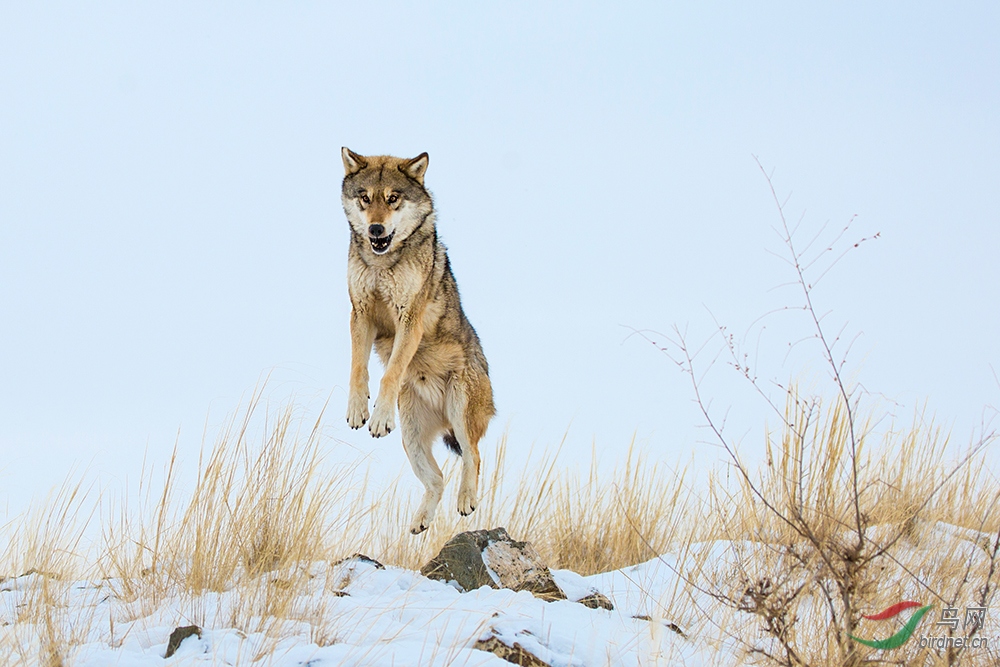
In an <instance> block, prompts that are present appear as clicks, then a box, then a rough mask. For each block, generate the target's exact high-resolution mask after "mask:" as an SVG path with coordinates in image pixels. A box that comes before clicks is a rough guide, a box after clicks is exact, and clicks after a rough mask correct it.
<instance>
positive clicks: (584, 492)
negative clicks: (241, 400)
mask: <svg viewBox="0 0 1000 667" xmlns="http://www.w3.org/2000/svg"><path fill="white" fill-rule="evenodd" d="M787 421H788V422H789V423H790V424H797V425H799V426H798V427H797V428H788V427H785V428H783V429H782V430H781V431H780V432H779V433H776V434H775V435H774V437H773V438H769V441H768V448H767V455H766V460H765V461H764V463H763V464H762V465H761V467H760V469H759V470H757V471H756V472H755V473H753V476H752V477H750V478H749V479H748V480H743V479H742V478H740V477H739V476H738V475H731V474H727V471H726V470H722V469H720V470H719V471H718V474H716V475H715V476H713V477H712V479H711V482H710V484H709V485H708V487H707V488H703V489H702V490H701V491H700V492H696V490H693V489H692V488H690V487H689V485H688V484H687V482H686V479H685V471H684V470H680V471H677V470H672V469H668V468H665V467H663V466H662V465H658V464H654V463H651V462H650V461H649V460H648V458H647V457H646V456H644V455H643V454H641V453H639V452H637V451H636V450H635V449H634V448H630V449H629V454H628V456H627V457H626V459H625V460H624V461H623V462H622V463H621V465H620V466H619V467H618V468H617V469H613V470H607V469H602V468H601V467H600V466H599V465H598V464H597V461H596V457H595V458H594V460H592V461H591V463H590V466H589V468H587V469H585V470H584V471H582V472H578V471H575V470H572V469H568V468H566V467H565V466H564V465H563V464H562V463H561V462H560V461H559V458H558V452H556V453H555V454H552V455H550V456H548V457H542V458H540V459H537V458H536V459H535V460H533V462H531V463H529V464H527V466H526V467H525V469H523V470H519V471H516V472H511V471H510V470H507V469H505V467H504V465H503V457H504V451H505V448H506V440H505V438H503V437H501V438H500V441H499V443H498V445H497V447H496V448H495V449H494V450H493V451H494V456H493V457H492V458H488V459H487V460H486V461H485V463H484V479H483V488H484V491H485V496H484V497H483V498H482V499H481V503H480V507H479V509H478V510H477V512H476V513H475V514H474V515H473V516H472V517H470V518H467V519H463V518H461V517H459V516H458V514H457V513H456V512H454V511H453V505H454V504H455V499H454V498H453V497H451V496H450V495H446V497H445V500H444V501H443V503H442V506H441V508H440V510H439V516H438V519H437V520H436V522H435V524H434V525H433V526H432V528H431V529H430V530H429V531H428V533H426V534H425V535H423V536H421V537H412V536H410V535H409V533H408V532H407V526H408V521H409V515H410V512H411V511H412V509H413V504H414V503H415V502H417V501H418V500H419V499H418V498H417V497H416V495H417V494H416V493H414V494H412V495H413V497H409V495H410V494H407V493H403V492H400V491H397V490H396V489H397V488H398V486H399V485H397V484H390V485H389V486H388V487H386V488H387V489H388V490H379V489H376V488H373V486H372V485H370V484H369V483H368V479H367V473H366V471H365V470H363V469H359V468H357V467H353V468H352V467H341V468H337V469H331V468H330V467H328V466H326V465H325V464H324V462H323V457H322V454H323V451H324V448H325V447H326V446H327V445H326V444H325V442H324V438H323V437H321V434H322V429H321V420H320V419H316V420H313V421H311V422H304V421H303V420H301V419H299V418H297V417H296V416H295V414H294V412H293V411H292V410H291V409H290V408H288V409H283V410H280V411H277V412H272V413H268V412H267V410H265V409H264V408H262V407H261V406H260V405H259V395H258V396H256V397H254V399H252V400H251V402H250V404H249V406H248V408H247V409H246V410H245V411H244V412H243V413H242V414H241V415H240V416H239V417H237V418H234V419H233V420H232V422H231V423H230V424H229V425H228V427H226V428H224V429H223V431H222V433H221V434H220V435H219V437H218V439H217V440H216V441H215V443H214V445H213V446H212V447H211V448H209V449H208V450H207V451H206V452H205V453H204V455H203V458H202V460H201V462H200V464H199V470H198V475H197V479H196V481H195V482H194V484H193V488H192V490H191V491H190V493H185V494H182V493H180V492H179V489H180V488H181V487H180V485H179V483H178V481H177V479H176V473H175V470H176V468H177V466H176V462H175V459H176V452H175V453H174V455H173V456H172V458H171V459H170V460H169V461H168V462H167V464H166V473H165V476H164V481H163V482H162V483H161V484H159V485H157V486H154V485H152V483H151V482H150V480H151V478H152V476H151V475H149V474H147V475H145V476H144V480H143V484H142V486H141V488H140V493H139V497H140V498H141V499H142V501H141V502H140V504H139V505H138V506H135V507H130V506H128V505H127V503H125V501H124V500H118V501H115V502H111V501H110V500H109V499H108V498H106V497H105V498H102V499H100V502H101V503H103V504H102V505H101V506H100V507H101V511H100V512H99V513H95V508H96V507H98V499H96V498H93V497H88V495H87V494H86V493H85V492H84V491H85V490H84V488H83V487H82V486H81V485H79V484H77V485H70V486H67V487H66V488H65V489H64V490H63V491H62V492H61V493H59V494H57V495H56V496H55V497H54V498H53V499H51V500H50V501H49V503H48V504H46V505H44V506H43V507H42V508H41V509H40V510H38V511H36V512H34V513H33V514H32V515H31V516H30V518H29V519H28V520H26V521H25V522H23V523H22V524H21V525H20V526H19V529H18V530H16V531H15V534H14V537H13V539H12V541H11V542H10V543H9V546H8V548H7V549H6V551H5V553H4V554H3V560H0V567H2V570H0V574H3V575H6V577H7V579H5V585H8V586H9V585H12V582H24V581H25V579H23V578H20V577H19V578H16V579H15V578H12V576H13V575H25V574H30V577H31V578H34V579H36V580H38V581H39V582H40V584H41V585H39V586H35V587H34V588H32V589H31V590H32V591H33V592H32V593H31V594H30V595H28V596H27V597H26V598H25V599H24V600H23V601H22V605H21V607H20V608H19V609H18V610H16V615H15V617H16V621H17V622H16V623H15V624H14V626H13V628H12V629H4V630H2V631H0V646H3V645H4V644H7V645H9V646H11V647H13V651H12V654H13V655H14V656H15V660H20V661H21V662H23V663H24V664H43V665H62V664H72V654H73V650H72V647H73V646H74V645H76V644H79V643H80V642H82V641H84V638H85V637H86V636H88V633H90V635H91V636H93V632H94V631H95V628H96V629H97V630H99V632H98V634H99V635H100V636H102V637H104V638H105V639H104V640H105V641H107V642H108V643H109V644H111V645H120V644H121V642H122V641H124V640H125V639H126V637H124V636H122V632H121V630H120V628H121V627H122V626H123V625H124V624H127V623H128V622H129V621H130V620H133V619H136V618H142V617H145V616H148V615H150V614H154V613H155V612H156V611H157V610H158V609H160V608H161V607H162V606H163V605H164V603H169V604H168V605H167V606H168V607H170V608H171V609H174V610H175V612H174V613H175V617H173V618H171V619H165V620H164V623H168V622H176V623H178V624H186V623H197V624H199V625H209V626H211V625H216V626H219V625H224V626H225V627H232V628H236V629H238V630H240V631H242V632H245V633H252V632H263V633H266V634H267V635H268V636H270V637H273V638H274V641H275V642H277V641H278V640H279V639H280V638H282V637H287V636H289V635H296V634H298V635H301V636H303V637H306V638H308V639H310V640H311V641H315V642H319V643H330V642H334V641H336V636H337V632H338V629H337V626H336V619H334V618H331V617H330V614H329V613H328V612H327V608H326V607H327V603H326V601H325V599H326V598H324V597H323V596H312V597H309V598H308V599H307V600H305V601H304V600H303V593H304V591H305V590H306V588H307V585H308V583H309V581H310V580H311V579H312V578H313V576H314V574H313V573H312V571H311V567H312V565H313V564H315V563H330V562H334V561H336V560H338V559H340V558H343V557H345V556H349V555H351V554H353V553H355V552H362V553H365V554H367V555H369V556H372V557H374V558H376V559H378V560H380V561H382V562H384V563H386V564H390V565H398V566H402V567H406V568H410V569H417V568H419V567H420V566H421V565H422V564H423V563H425V562H426V561H427V560H428V559H429V558H430V557H431V556H433V555H434V554H435V553H436V552H437V550H438V549H439V548H440V546H441V545H442V544H443V543H444V542H445V541H446V540H447V539H449V538H450V537H451V536H452V535H454V534H455V533H456V532H458V531H460V530H468V529H472V528H477V527H495V526H498V525H502V526H505V527H507V528H508V530H509V531H510V532H511V534H512V535H514V536H515V537H517V538H520V539H529V540H531V541H532V542H533V543H534V544H535V546H536V547H537V549H538V550H539V552H540V553H541V554H542V555H543V556H544V557H546V558H547V559H548V561H549V562H550V564H551V565H552V566H553V567H557V568H567V569H573V570H575V571H577V572H580V573H582V574H590V573H595V572H601V571H608V570H613V569H619V568H622V567H625V566H628V565H632V564H635V563H639V562H643V561H646V560H649V559H650V558H653V557H655V556H656V555H657V554H662V553H674V554H678V555H679V556H678V561H677V562H678V571H679V572H680V573H681V574H682V575H683V576H682V578H681V580H680V581H681V585H680V587H679V588H678V590H676V591H674V592H673V595H672V597H671V599H669V600H664V601H662V602H663V609H662V612H663V616H664V617H665V618H669V619H673V620H674V621H676V622H677V623H679V624H680V625H681V626H682V627H685V628H689V629H690V628H700V630H699V631H700V632H701V634H702V638H701V640H702V641H705V642H709V643H710V644H711V643H713V642H714V643H716V644H717V645H719V646H729V647H733V646H736V647H738V648H739V649H740V650H742V651H743V656H744V659H747V660H757V661H760V662H765V663H767V662H773V663H776V664H803V665H805V664H810V665H821V664H849V661H847V660H846V658H845V656H848V655H849V652H848V649H847V648H845V646H843V645H842V644H840V643H838V642H839V641H840V640H839V639H838V637H837V634H836V632H834V631H832V630H831V629H830V625H831V615H832V616H836V615H838V614H843V613H845V610H844V606H843V603H842V602H841V601H839V598H838V597H837V595H838V593H837V588H836V586H835V585H834V583H835V582H836V581H838V577H841V578H843V577H844V576H845V574H844V571H842V570H843V568H844V567H846V565H845V564H846V563H849V562H850V561H851V559H854V560H855V561H856V562H857V563H860V564H861V565H860V566H859V567H857V568H855V569H854V570H852V571H851V572H850V576H851V577H852V578H851V582H852V583H851V585H852V586H853V587H854V588H853V590H852V593H851V594H852V596H853V597H852V599H851V602H850V606H851V609H853V610H854V611H853V612H850V613H855V614H856V613H869V612H871V611H872V610H877V609H881V608H884V607H885V606H887V605H888V604H890V603H891V602H893V601H896V600H898V599H902V598H914V599H920V600H927V601H929V602H934V603H939V604H944V603H949V604H951V605H952V606H961V605H964V604H966V603H967V602H971V601H973V600H974V599H980V598H981V599H982V600H983V601H984V602H985V603H986V604H987V605H988V604H990V603H992V602H993V601H994V600H995V588H996V580H997V578H998V575H997V574H996V573H995V569H996V568H997V566H998V564H1000V559H998V558H997V549H996V545H995V544H994V543H993V542H995V539H994V538H991V537H990V536H991V535H992V536H994V537H995V536H997V535H998V534H1000V513H997V512H996V511H995V510H994V509H993V508H994V507H995V505H996V502H997V501H998V500H1000V485H998V483H997V480H996V479H995V478H993V477H991V476H990V475H989V474H988V472H987V470H986V468H984V467H983V466H981V465H979V462H981V454H980V458H975V457H974V458H973V459H972V460H969V461H967V462H966V463H965V465H962V466H959V467H958V468H957V472H956V468H955V467H954V465H953V464H949V463H946V462H945V461H944V456H945V453H946V451H948V450H947V449H946V447H945V445H946V442H945V440H944V439H943V438H942V437H941V436H940V434H937V433H935V432H924V431H921V430H919V429H907V430H903V431H895V430H890V431H889V432H888V433H887V434H884V435H883V436H880V438H876V436H875V435H873V434H871V433H869V432H867V431H865V430H864V429H862V432H864V433H865V435H864V437H862V438H861V439H860V441H859V443H858V446H859V452H860V458H859V461H860V466H859V483H860V498H859V501H860V511H861V516H862V517H863V521H864V530H865V540H866V541H865V546H864V548H863V550H862V551H861V552H857V553H855V552H852V551H851V550H852V549H853V548H854V545H855V542H856V539H855V531H856V525H855V504H854V499H853V496H852V493H851V488H852V485H851V470H850V466H847V465H846V461H847V460H848V457H846V456H845V452H844V447H845V442H846V437H845V428H846V426H845V423H844V415H843V413H842V412H840V411H838V410H837V409H836V408H834V409H832V410H828V411H823V410H822V409H820V406H818V405H817V404H815V403H807V402H803V401H801V400H798V399H797V398H796V397H794V396H792V397H791V400H790V402H789V407H788V415H787ZM446 473H447V474H449V476H450V477H451V478H452V479H451V483H450V484H449V489H452V487H454V477H455V475H456V474H457V473H458V465H457V460H456V461H452V462H451V463H450V464H449V465H447V466H446ZM726 480H729V481H726ZM182 495H183V496H184V497H183V498H181V497H180V496H182ZM88 498H89V499H88ZM769 507H770V508H771V509H769ZM95 517H99V519H96V518H95ZM95 523H98V524H99V528H100V535H101V539H100V540H99V541H98V542H97V543H96V544H94V545H92V546H91V548H90V549H89V550H88V548H87V546H86V540H85V539H84V535H86V534H87V528H86V527H87V525H88V524H90V525H93V524H95ZM945 525H946V526H947V528H942V526H945ZM801 526H808V527H809V530H810V531H812V532H813V535H814V537H815V540H814V541H810V540H808V539H803V536H802V530H801ZM719 540H722V541H725V543H726V544H728V545H729V546H728V547H727V548H726V549H725V552H724V553H720V552H719V546H718V545H719V544H720V542H718V541H719ZM991 540H993V542H991ZM817 545H818V546H817ZM977 545H978V546H977ZM991 549H992V552H991V551H990V550H991ZM838 568H841V569H840V570H838ZM80 580H89V581H95V582H99V583H96V584H94V591H93V595H95V596H97V595H100V596H106V597H107V598H108V599H110V600H111V601H112V602H111V604H112V605H113V607H112V611H111V612H108V615H107V616H102V617H101V618H99V619H98V618H96V617H95V618H76V617H73V611H72V610H71V609H69V607H68V602H67V601H68V600H69V596H70V594H71V592H72V591H71V590H70V583H71V582H73V581H77V582H78V581H80ZM327 586H328V589H329V590H331V591H332V590H333V589H334V588H335V587H336V582H329V583H328V585H327ZM231 590H238V591H239V592H240V594H239V595H238V596H230V597H229V598H227V599H229V600H230V602H228V603H227V604H220V603H218V602H217V601H216V600H217V598H213V597H212V593H214V592H222V591H231ZM720 610H721V611H720ZM0 613H10V610H2V609H0ZM116 627H117V628H118V629H117V630H116ZM762 628H763V630H762ZM863 629H864V630H867V629H868V628H867V627H866V626H863ZM762 633H763V634H762ZM871 633H877V629H872V630H871V632H870V634H871ZM762 637H763V639H762ZM91 641H93V639H91ZM792 655H794V656H795V657H794V658H790V657H789V656H792ZM850 655H856V656H857V660H858V661H857V662H855V663H851V664H864V663H865V662H866V661H867V660H868V659H870V658H874V656H872V655H871V654H869V653H864V652H862V653H859V654H850ZM906 656H907V657H906V661H907V663H908V664H911V663H912V664H935V663H934V661H933V659H932V656H931V655H930V654H929V653H927V652H926V651H925V652H924V653H919V652H916V651H911V652H910V653H908V654H906ZM257 657H260V656H257ZM981 657H982V658H983V659H986V654H985V653H983V654H981ZM994 657H995V656H993V655H991V656H990V659H993V658H994ZM852 659H854V658H852ZM978 659H979V657H977V656H974V655H971V654H967V655H964V656H955V657H954V659H952V661H951V662H950V663H948V662H947V661H946V662H945V663H942V664H958V662H963V661H964V662H966V663H967V664H978V663H977V662H976V660H978ZM912 661H916V662H912ZM983 664H986V663H983Z"/></svg>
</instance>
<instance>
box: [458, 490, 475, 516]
mask: <svg viewBox="0 0 1000 667" xmlns="http://www.w3.org/2000/svg"><path fill="white" fill-rule="evenodd" d="M475 511H476V492H475V491H470V490H468V489H461V490H459V492H458V513H459V514H461V515H462V516H469V515H470V514H472V513H473V512H475Z"/></svg>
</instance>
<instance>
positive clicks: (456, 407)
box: [446, 387, 492, 516]
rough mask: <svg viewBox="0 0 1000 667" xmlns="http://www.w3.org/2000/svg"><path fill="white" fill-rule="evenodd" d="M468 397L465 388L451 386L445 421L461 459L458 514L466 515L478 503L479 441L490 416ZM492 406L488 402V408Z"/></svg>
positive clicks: (471, 511) (475, 401) (473, 398)
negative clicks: (451, 431) (452, 434)
mask: <svg viewBox="0 0 1000 667" xmlns="http://www.w3.org/2000/svg"><path fill="white" fill-rule="evenodd" d="M475 399H476V394H475V392H473V393H472V395H471V396H470V395H469V393H468V392H466V391H465V387H455V388H454V389H453V391H451V392H450V393H449V396H448V399H447V405H446V409H447V414H448V421H449V422H450V424H451V427H452V430H453V431H454V433H455V440H457V441H458V444H459V447H460V449H461V456H462V481H461V483H460V485H459V487H458V513H459V514H461V515H462V516H468V515H469V514H472V513H473V512H474V511H475V510H476V506H477V505H478V503H479V464H480V458H479V440H480V439H481V438H482V437H483V434H484V433H485V431H486V425H487V424H488V423H489V419H490V417H491V416H492V414H491V413H489V414H487V412H488V411H485V410H484V407H485V406H483V405H480V402H481V401H477V400H475ZM490 407H492V403H491V405H490Z"/></svg>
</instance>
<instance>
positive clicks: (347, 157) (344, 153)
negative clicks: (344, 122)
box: [340, 146, 368, 176]
mask: <svg viewBox="0 0 1000 667" xmlns="http://www.w3.org/2000/svg"><path fill="white" fill-rule="evenodd" d="M340 157H342V158H344V173H345V174H347V175H348V176H350V175H351V174H356V173H358V172H359V171H361V170H362V169H364V168H365V167H367V166H368V162H367V160H365V159H364V157H362V156H360V155H358V154H357V153H355V152H354V151H352V150H351V149H350V148H348V147H347V146H344V147H343V148H341V149H340Z"/></svg>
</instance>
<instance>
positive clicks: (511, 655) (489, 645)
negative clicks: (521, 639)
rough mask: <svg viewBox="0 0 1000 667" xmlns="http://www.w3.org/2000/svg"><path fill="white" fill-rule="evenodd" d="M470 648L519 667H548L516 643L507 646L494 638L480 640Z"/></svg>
mask: <svg viewBox="0 0 1000 667" xmlns="http://www.w3.org/2000/svg"><path fill="white" fill-rule="evenodd" d="M472 648H474V649H476V650H478V651H486V652H487V653H492V654H493V655H495V656H496V657H498V658H500V659H501V660H506V661H507V662H510V663H513V664H515V665H520V666H521V667H550V665H549V663H547V662H545V661H544V660H542V659H541V658H538V657H536V656H534V655H532V654H531V653H528V652H527V651H525V650H524V648H522V647H521V645H520V644H518V643H517V642H514V645H513V646H507V645H506V644H504V643H503V642H502V641H500V640H499V639H497V638H496V637H490V638H489V639H485V640H483V639H480V640H479V641H477V642H476V643H475V644H474V645H473V647H472Z"/></svg>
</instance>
